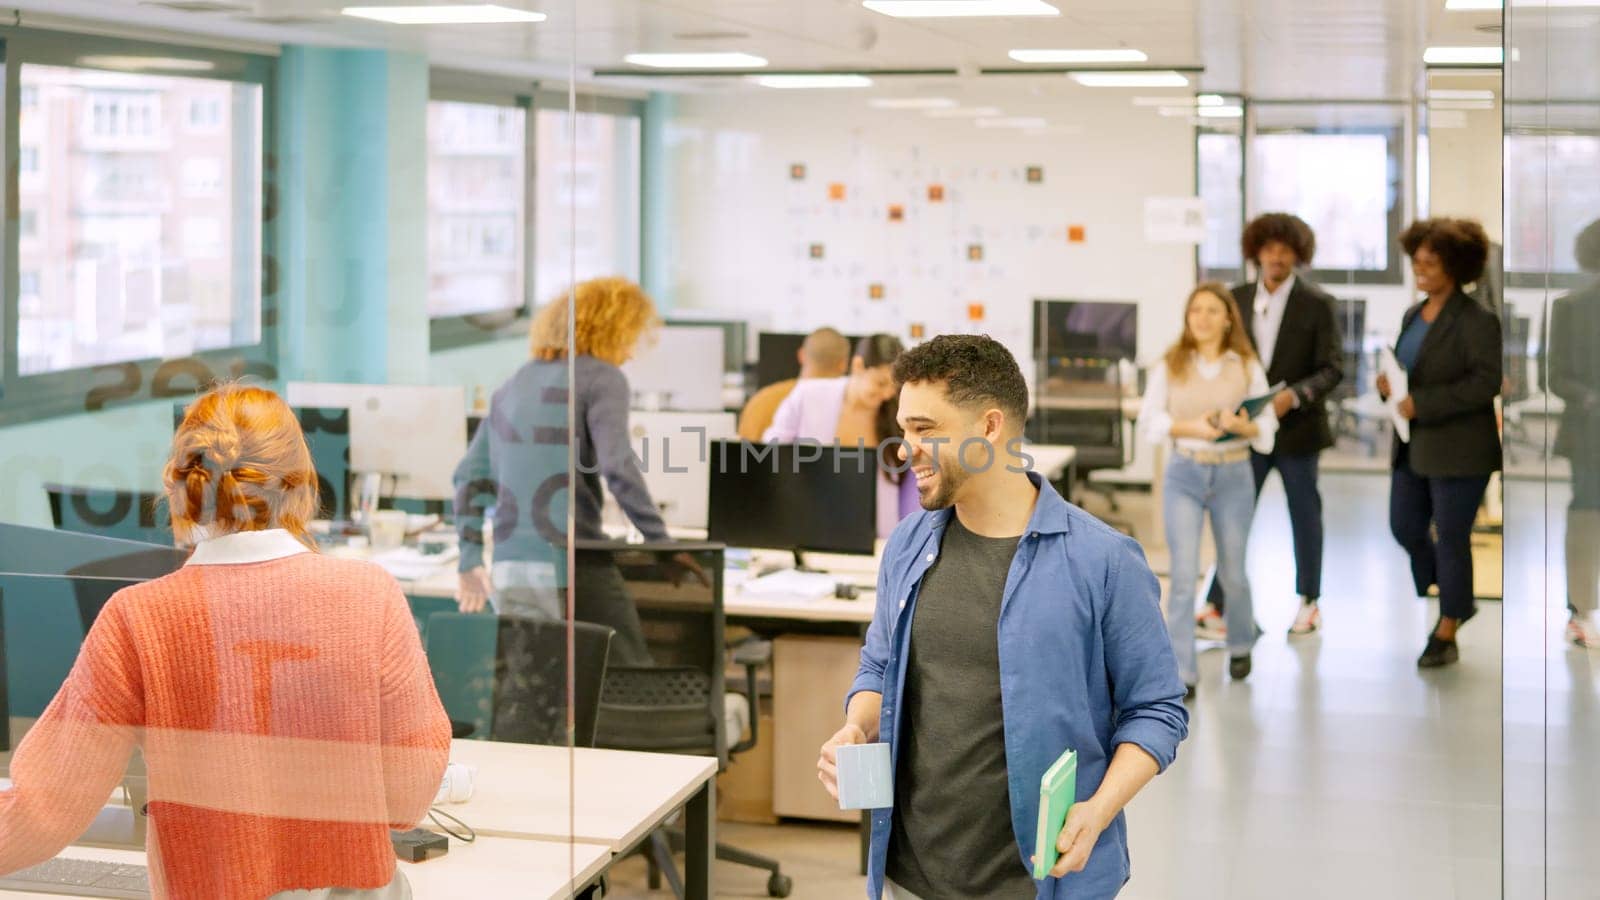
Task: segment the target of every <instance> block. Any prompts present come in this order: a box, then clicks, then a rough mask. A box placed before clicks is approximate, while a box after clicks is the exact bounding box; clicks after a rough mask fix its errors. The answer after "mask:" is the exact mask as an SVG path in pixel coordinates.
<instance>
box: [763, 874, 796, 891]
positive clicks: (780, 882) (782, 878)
mask: <svg viewBox="0 0 1600 900" xmlns="http://www.w3.org/2000/svg"><path fill="white" fill-rule="evenodd" d="M792 890H794V879H792V878H790V877H789V876H787V875H780V874H778V873H777V872H774V873H772V877H771V878H768V879H767V896H768V897H787V896H789V892H790V891H792Z"/></svg>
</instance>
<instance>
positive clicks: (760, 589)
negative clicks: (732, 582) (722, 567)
mask: <svg viewBox="0 0 1600 900" xmlns="http://www.w3.org/2000/svg"><path fill="white" fill-rule="evenodd" d="M837 583H838V578H836V577H835V576H833V575H829V574H827V573H826V572H802V571H800V570H798V569H782V570H779V571H777V572H773V573H771V574H768V575H760V576H757V577H755V578H751V579H749V580H748V581H746V582H745V583H744V584H743V586H742V587H741V590H743V591H744V592H745V593H746V594H749V595H752V596H758V597H804V598H807V599H821V598H823V597H831V596H833V591H834V586H835V585H836V584H837Z"/></svg>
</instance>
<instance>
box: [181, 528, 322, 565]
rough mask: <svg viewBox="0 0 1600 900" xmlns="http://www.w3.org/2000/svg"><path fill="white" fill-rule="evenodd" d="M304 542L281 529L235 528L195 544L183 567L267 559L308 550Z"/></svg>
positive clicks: (264, 560)
mask: <svg viewBox="0 0 1600 900" xmlns="http://www.w3.org/2000/svg"><path fill="white" fill-rule="evenodd" d="M309 552H310V551H309V550H308V549H307V548H306V545H305V544H302V543H300V542H299V541H298V540H296V539H295V537H294V535H292V534H290V533H289V532H288V531H286V530H284V529H282V528H271V529H268V530H266V531H239V532H235V533H234V534H224V535H222V536H220V537H214V538H207V539H206V540H203V541H201V542H200V543H198V544H196V545H195V548H194V553H192V554H190V556H189V560H188V561H187V562H185V563H184V565H186V566H226V565H239V564H241V563H258V562H267V561H268V560H273V559H282V558H283V557H285V556H293V555H295V554H296V553H309Z"/></svg>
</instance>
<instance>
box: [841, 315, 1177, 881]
mask: <svg viewBox="0 0 1600 900" xmlns="http://www.w3.org/2000/svg"><path fill="white" fill-rule="evenodd" d="M895 376H896V380H897V381H898V382H899V383H900V384H902V385H903V387H902V389H901V394H900V410H899V421H900V423H901V425H902V426H903V427H904V429H905V435H906V442H905V444H904V445H903V447H902V451H901V452H902V458H903V459H904V460H905V461H906V462H907V463H908V464H909V465H910V468H911V471H912V472H913V473H914V474H915V476H916V479H917V490H918V493H919V495H920V499H921V503H922V507H923V510H924V512H922V513H920V514H918V515H914V516H911V517H909V518H907V519H906V520H904V521H903V522H901V523H900V525H899V527H897V528H896V529H895V532H894V534H893V535H892V536H891V537H890V539H889V543H888V546H887V547H886V549H885V550H884V555H883V563H882V567H881V569H880V570H879V573H878V597H877V610H876V613H875V614H874V616H873V620H872V626H871V627H870V628H869V629H868V631H867V638H866V645H865V646H864V647H863V648H862V651H861V667H860V670H859V671H858V672H857V674H856V679H855V683H854V684H853V685H852V686H851V689H850V696H849V697H848V699H847V700H846V724H845V726H844V727H843V728H841V729H839V731H838V733H836V734H835V735H834V736H833V737H832V738H831V739H830V740H829V741H828V743H827V744H824V745H823V747H822V755H821V758H820V759H819V760H818V763H817V765H818V777H819V778H820V779H821V780H822V783H823V784H824V785H825V786H826V787H827V788H828V790H829V792H830V793H833V794H834V795H835V796H836V797H837V795H838V786H837V768H836V764H837V757H836V750H837V748H838V747H839V746H841V745H844V744H859V743H867V742H871V741H884V742H887V743H888V744H889V745H890V747H891V759H892V760H893V766H894V780H895V804H894V807H893V808H892V809H883V810H877V811H875V812H874V813H873V817H872V854H871V860H870V866H869V870H868V883H867V893H868V896H869V897H873V898H878V897H881V896H884V895H885V891H887V896H889V897H893V898H912V900H916V898H926V900H934V898H938V897H972V896H982V897H1039V898H1055V897H1063V898H1065V897H1071V898H1073V900H1092V898H1107V897H1113V896H1115V895H1116V894H1117V892H1118V891H1119V890H1121V888H1122V885H1123V884H1124V883H1125V882H1126V881H1127V879H1128V874H1129V867H1128V844H1127V825H1126V822H1125V820H1124V817H1123V814H1122V809H1123V807H1124V806H1126V805H1127V803H1128V802H1129V801H1130V800H1132V799H1133V797H1134V795H1135V794H1137V793H1138V792H1139V790H1140V789H1142V788H1143V787H1144V786H1145V785H1146V784H1148V783H1149V781H1150V779H1152V778H1154V777H1155V776H1156V774H1157V773H1158V772H1160V771H1161V770H1163V769H1165V768H1166V767H1167V766H1168V765H1170V764H1171V763H1172V761H1173V759H1174V757H1175V756H1176V754H1177V749H1178V743H1179V742H1180V741H1182V740H1183V738H1184V737H1185V736H1186V735H1187V733H1188V713H1187V711H1186V710H1185V709H1184V706H1183V693H1184V688H1183V682H1182V680H1181V679H1180V678H1179V676H1178V668H1177V663H1176V660H1175V659H1174V657H1173V654H1172V649H1171V645H1170V643H1169V642H1168V640H1167V634H1166V628H1165V626H1164V625H1163V624H1162V617H1161V610H1160V608H1159V607H1160V597H1161V593H1160V588H1159V586H1158V585H1157V583H1156V579H1155V576H1154V575H1153V574H1151V572H1150V568H1149V566H1148V565H1146V563H1145V560H1144V554H1143V552H1142V551H1141V550H1140V549H1139V545H1138V544H1137V543H1135V542H1134V541H1133V540H1131V539H1129V538H1127V537H1126V536H1124V535H1122V534H1119V533H1117V532H1116V531H1113V530H1112V529H1110V528H1108V527H1107V526H1105V525H1104V524H1103V523H1101V522H1100V521H1099V520H1097V519H1095V518H1093V517H1092V516H1089V515H1088V514H1086V513H1084V512H1083V511H1082V510H1080V509H1078V508H1077V507H1075V506H1072V505H1071V504H1069V503H1067V502H1066V501H1065V500H1062V499H1061V497H1060V495H1058V494H1057V493H1056V492H1055V490H1054V489H1052V488H1051V487H1050V485H1049V483H1048V482H1047V481H1045V480H1044V479H1042V478H1040V477H1039V476H1038V475H1037V474H1035V473H1033V472H1031V471H1029V470H1028V468H1029V467H1028V463H1029V462H1031V460H1030V459H1029V458H1028V457H1027V455H1026V453H1025V452H1024V448H1023V446H1022V443H1021V434H1022V426H1023V421H1024V419H1025V417H1026V415H1027V407H1028V389H1027V385H1026V384H1025V383H1024V381H1023V378H1022V371H1021V370H1020V369H1019V368H1018V367H1017V363H1016V360H1015V359H1014V358H1013V357H1012V356H1011V354H1010V352H1009V351H1007V350H1006V349H1005V347H1004V346H1002V345H1001V344H999V343H998V342H996V341H994V340H992V339H990V338H988V337H986V336H977V335H945V336H941V337H937V338H934V339H933V340H931V341H928V342H927V343H925V344H923V345H921V346H919V347H916V348H914V349H912V350H910V351H909V352H907V353H905V354H904V355H902V356H901V357H900V359H899V360H898V361H897V362H896V364H895ZM1068 749H1072V750H1075V751H1077V754H1078V782H1077V789H1078V795H1077V800H1078V802H1077V804H1076V805H1075V806H1074V807H1073V808H1072V812H1071V813H1070V815H1069V816H1068V817H1067V822H1066V826H1065V827H1064V828H1063V829H1062V831H1061V833H1060V834H1059V835H1057V836H1056V838H1057V841H1056V843H1057V847H1058V848H1059V849H1060V850H1061V852H1062V855H1061V858H1060V861H1059V862H1058V863H1057V864H1056V866H1055V868H1054V869H1053V870H1052V871H1051V873H1050V876H1049V877H1047V878H1046V879H1044V880H1043V881H1039V882H1035V881H1033V880H1032V879H1031V877H1030V869H1031V865H1030V857H1031V856H1032V854H1033V848H1034V839H1035V831H1036V829H1037V818H1038V813H1039V781H1040V778H1041V777H1042V776H1043V774H1044V771H1045V769H1046V768H1048V767H1049V766H1050V764H1051V763H1053V762H1054V761H1055V760H1056V758H1057V757H1059V756H1060V755H1061V754H1062V752H1064V751H1066V750H1068Z"/></svg>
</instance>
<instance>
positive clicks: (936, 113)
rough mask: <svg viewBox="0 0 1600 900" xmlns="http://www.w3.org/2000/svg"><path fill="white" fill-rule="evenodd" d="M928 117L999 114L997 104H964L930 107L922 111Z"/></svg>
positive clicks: (978, 116) (962, 117)
mask: <svg viewBox="0 0 1600 900" xmlns="http://www.w3.org/2000/svg"><path fill="white" fill-rule="evenodd" d="M923 115H925V116H927V117H928V118H930V119H979V118H983V117H986V116H998V115H1000V108H999V107H997V106H966V107H961V108H959V109H930V110H928V111H927V112H925V113H923Z"/></svg>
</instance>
